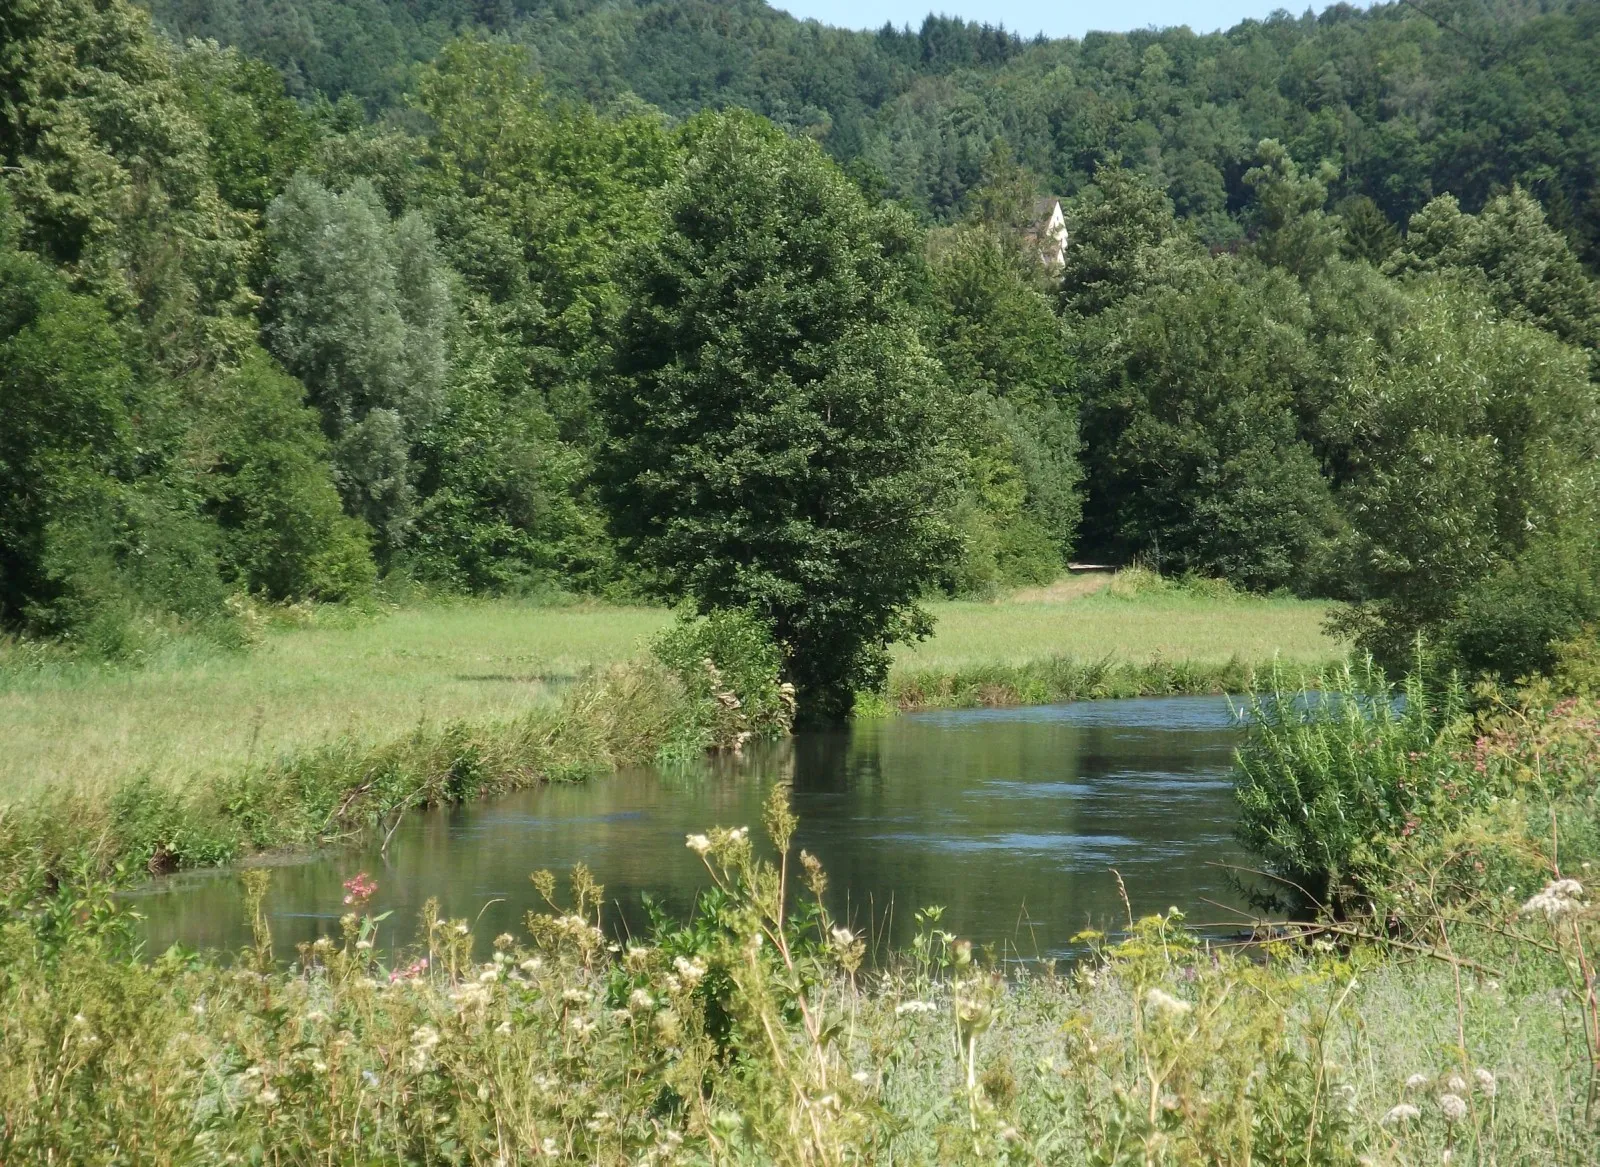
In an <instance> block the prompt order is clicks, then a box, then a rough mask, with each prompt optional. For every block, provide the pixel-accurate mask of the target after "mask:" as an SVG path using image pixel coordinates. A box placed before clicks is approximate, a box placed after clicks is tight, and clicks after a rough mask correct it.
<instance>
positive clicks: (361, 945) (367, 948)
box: [356, 940, 372, 952]
mask: <svg viewBox="0 0 1600 1167" xmlns="http://www.w3.org/2000/svg"><path fill="white" fill-rule="evenodd" d="M356 951H357V952H371V951H372V941H370V940H357V941H356Z"/></svg>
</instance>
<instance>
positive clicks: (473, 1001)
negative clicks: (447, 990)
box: [450, 981, 489, 1013]
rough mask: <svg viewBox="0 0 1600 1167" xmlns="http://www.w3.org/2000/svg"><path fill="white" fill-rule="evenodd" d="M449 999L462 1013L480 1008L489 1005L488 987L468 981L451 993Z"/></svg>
mask: <svg viewBox="0 0 1600 1167" xmlns="http://www.w3.org/2000/svg"><path fill="white" fill-rule="evenodd" d="M450 999H451V1000H452V1001H454V1002H455V1003H456V1005H457V1007H458V1008H459V1009H460V1010H461V1011H462V1012H463V1013H465V1012H466V1011H467V1010H468V1009H476V1008H481V1007H482V1006H484V1005H487V1004H488V1003H489V986H488V985H485V984H482V983H480V982H478V981H468V982H467V983H466V984H464V985H462V986H461V987H460V988H459V989H457V990H456V991H455V992H453V993H451V994H450Z"/></svg>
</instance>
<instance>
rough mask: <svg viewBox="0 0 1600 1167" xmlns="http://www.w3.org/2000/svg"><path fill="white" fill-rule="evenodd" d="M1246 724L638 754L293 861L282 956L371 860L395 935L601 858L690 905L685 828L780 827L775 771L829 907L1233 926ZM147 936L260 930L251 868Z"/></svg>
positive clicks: (1022, 938) (1183, 716)
mask: <svg viewBox="0 0 1600 1167" xmlns="http://www.w3.org/2000/svg"><path fill="white" fill-rule="evenodd" d="M1238 736H1239V731H1238V729H1237V727H1236V726H1235V725H1234V722H1233V719H1232V716H1231V712H1230V707H1229V704H1228V701H1227V699H1226V698H1211V697H1180V698H1156V699H1141V700H1130V701H1097V702H1081V703H1077V704H1072V705H1057V706H1035V707H1026V708H1018V709H995V710H961V711H949V712H935V713H927V714H918V715H913V716H905V717H897V718H892V719H889V720H885V721H875V722H865V723H862V724H860V725H857V726H856V727H854V728H853V729H851V730H849V731H841V732H836V733H808V734H801V735H798V736H796V737H795V738H794V739H793V740H792V741H790V742H785V743H782V744H781V745H779V746H775V747H772V748H770V749H768V750H765V751H762V752H760V753H758V754H755V755H752V756H751V757H750V758H748V759H746V760H744V761H743V762H739V763H731V764H730V763H721V764H715V763H708V764H707V765H705V766H702V767H696V768H694V769H692V770H690V771H686V772H676V773H665V774H664V773H661V772H658V771H656V770H653V769H640V770H634V771H628V772H625V773H622V774H618V775H615V776H613V777H610V778H605V779H600V780H596V781H594V782H590V783H587V784H583V785H555V786H545V787H541V788H538V789H534V790H528V791H525V792H522V793H519V794H515V795H511V796H509V797H506V798H501V799H496V800H494V801H490V802H482V803H475V804H472V805H469V806H460V807H448V808H442V809H439V810H434V811H427V812H421V813H417V814H414V815H411V816H409V817H408V818H407V819H406V820H404V821H403V822H402V823H401V825H400V826H399V828H398V829H397V830H396V832H395V834H394V836H393V838H392V840H391V841H390V844H389V850H388V854H387V856H384V855H381V854H380V853H379V850H378V848H377V847H376V846H372V847H369V848H367V849H365V850H361V851H340V852H335V853H324V854H321V855H317V856H313V857H310V858H307V859H304V860H300V861H296V862H294V863H290V864H287V865H282V866H278V867H276V868H275V869H274V871H273V875H272V887H271V892H270V893H269V896H268V900H267V908H268V913H269V918H270V921H271V925H272V930H273V936H274V939H275V941H276V942H277V944H278V947H279V952H280V955H287V954H288V953H290V952H292V949H293V945H294V944H295V943H296V942H299V941H305V940H311V939H314V938H315V937H317V936H319V935H322V934H336V933H337V931H338V918H339V916H340V914H341V912H342V911H344V910H345V909H344V908H343V906H342V904H341V897H342V894H343V893H342V890H341V886H340V885H341V882H342V881H343V880H345V879H347V878H349V877H350V876H351V875H354V874H355V873H356V872H358V871H362V870H365V871H367V872H369V873H370V874H371V875H372V876H373V877H374V878H375V879H376V880H377V882H378V886H379V891H378V894H377V896H376V897H375V899H374V901H373V905H372V909H371V910H373V911H375V912H381V911H389V910H392V911H393V913H394V914H393V915H392V916H391V917H390V919H389V920H388V921H387V922H386V923H385V924H384V926H383V932H382V934H381V944H382V945H384V946H390V945H394V944H406V943H409V942H410V941H411V940H412V939H413V938H414V936H415V931H416V927H415V923H416V919H417V915H418V913H419V911H420V910H421V907H422V903H423V901H424V900H426V899H427V898H428V897H430V896H435V897H437V898H438V899H439V901H440V904H441V908H442V911H443V912H444V914H445V915H447V916H451V917H466V918H468V919H471V920H476V921H477V922H478V923H477V934H478V935H479V937H492V936H494V935H495V934H496V933H498V932H502V931H511V932H516V933H519V934H520V933H521V931H522V929H521V927H520V923H521V920H522V917H523V914H524V913H525V912H526V911H528V910H529V909H530V908H537V907H540V906H541V905H540V902H539V900H538V896H537V893H536V892H535V891H534V889H533V886H532V884H531V883H530V882H529V880H528V875H529V873H530V872H532V871H534V870H536V869H539V868H549V869H552V870H554V871H556V872H558V873H561V872H564V871H566V870H568V869H570V868H571V867H572V865H573V864H576V863H585V864H588V866H589V867H590V869H591V870H592V871H593V872H594V875H595V877H596V878H597V879H598V880H599V881H600V882H602V883H603V884H604V885H605V888H606V901H607V903H606V911H607V915H608V917H609V919H610V921H611V923H612V924H613V926H614V927H616V928H617V930H618V931H619V932H623V931H628V930H633V931H636V932H637V931H639V930H641V929H642V928H644V926H645V917H644V913H643V910H642V897H643V896H645V895H649V896H650V897H652V898H653V899H655V900H656V901H657V902H658V903H660V904H661V905H662V906H663V907H664V908H666V909H667V910H668V911H670V912H672V913H674V914H677V915H680V916H682V915H684V914H686V913H687V911H688V910H689V908H690V907H691V905H692V903H693V901H694V898H695V896H696V895H697V894H698V893H699V892H700V891H701V890H703V889H705V888H706V887H708V886H709V882H710V881H709V877H708V876H707V874H706V872H705V869H704V868H703V867H702V866H701V864H700V861H699V860H698V859H697V858H696V857H695V856H694V855H693V854H692V853H691V852H690V851H689V850H688V849H687V848H686V847H685V846H684V836H685V835H686V834H688V833H690V832H698V831H704V830H705V829H706V828H708V827H711V826H745V825H748V826H750V827H751V828H752V833H753V834H755V833H759V825H760V821H761V807H762V804H763V802H764V800H765V799H766V796H767V793H768V791H769V790H770V788H771V785H772V784H773V783H774V782H780V781H782V782H789V783H791V784H792V787H793V795H792V805H793V808H794V810H795V812H796V813H797V814H798V815H799V818H800V829H799V833H798V836H797V838H796V845H797V846H799V847H804V848H805V849H807V850H809V851H811V852H813V853H814V854H816V855H817V856H818V857H819V858H821V859H822V861H823V863H824V865H825V866H826V868H827V870H828V874H829V898H830V908H831V909H832V910H833V911H834V912H835V913H837V914H840V915H842V916H848V917H850V918H851V919H853V920H854V922H855V923H856V925H857V926H858V927H860V928H863V929H865V930H867V931H868V932H870V933H871V934H873V935H874V936H875V937H877V938H878V939H879V940H880V941H888V942H891V943H896V944H898V943H904V942H905V941H907V940H908V939H909V937H910V935H911V933H912V930H913V927H914V925H913V921H912V916H913V913H914V911H915V909H917V908H919V907H923V906H926V905H930V904H940V905H943V906H944V908H945V915H944V919H943V926H944V927H946V928H949V929H950V930H951V931H954V932H956V933H957V934H959V935H964V936H967V937H970V938H971V939H973V940H974V942H976V943H978V944H980V945H982V944H993V945H995V946H996V949H997V951H999V952H1000V953H1001V954H1002V955H1008V956H1012V957H1018V956H1020V957H1023V958H1032V957H1048V956H1060V955H1067V954H1069V953H1070V952H1072V951H1073V946H1072V944H1071V937H1072V936H1073V935H1074V934H1075V933H1077V932H1079V931H1080V930H1082V929H1083V928H1085V927H1086V926H1091V925H1093V926H1097V927H1103V926H1106V925H1112V926H1115V925H1117V924H1118V923H1119V922H1121V921H1125V919H1126V910H1125V908H1124V907H1123V904H1122V900H1121V898H1120V894H1119V891H1118V887H1117V881H1116V877H1115V876H1114V875H1113V874H1112V872H1113V869H1114V870H1115V871H1116V872H1118V873H1120V874H1121V876H1122V879H1123V882H1124V883H1125V885H1126V888H1127V894H1128V898H1129V900H1130V901H1131V903H1132V907H1133V910H1134V911H1135V912H1136V913H1139V914H1144V913H1147V912H1153V911H1160V910H1164V909H1165V908H1167V907H1168V906H1171V905H1176V906H1178V907H1180V908H1182V909H1183V910H1184V911H1185V912H1186V913H1188V914H1189V916H1190V918H1191V919H1193V920H1197V921H1199V920H1205V921H1222V920H1224V919H1226V918H1227V916H1226V913H1224V912H1223V911H1222V910H1221V909H1220V908H1218V907H1216V906H1213V904H1212V903H1210V902H1208V901H1216V902H1218V903H1224V904H1234V903H1236V900H1235V897H1234V896H1233V895H1232V894H1231V892H1230V889H1229V885H1228V883H1227V879H1226V873H1225V870H1224V868H1223V867H1222V866H1220V865H1221V864H1226V863H1230V862H1235V861H1237V859H1238V854H1239V853H1238V851H1237V850H1236V847H1235V844H1234V842H1233V838H1232V832H1233V823H1234V818H1235V811H1234V803H1233V796H1232V792H1231V788H1230V786H1229V783H1228V769H1229V765H1230V763H1231V760H1232V752H1233V748H1234V746H1235V745H1236V744H1237V741H1238ZM138 898H139V903H138V905H137V906H138V908H139V910H140V911H142V912H144V913H145V914H146V916H147V917H148V919H147V925H146V933H147V941H148V944H149V950H150V951H152V952H159V951H161V950H163V949H164V948H166V947H167V946H168V945H169V944H171V943H173V942H181V943H183V944H185V945H188V946H190V947H194V948H211V947H222V948H235V947H238V946H240V945H242V944H244V943H246V942H247V941H248V936H249V933H248V926H247V924H246V922H245V918H244V909H243V901H242V895H241V889H240V886H239V881H238V877H237V874H236V873H229V872H196V873H190V874H184V875H179V876H174V877H170V878H167V879H164V880H159V881H156V882H155V883H154V884H152V885H150V887H149V888H148V889H146V891H145V892H143V893H142V894H141V895H140V896H139V897H138Z"/></svg>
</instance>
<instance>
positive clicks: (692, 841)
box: [688, 835, 711, 855]
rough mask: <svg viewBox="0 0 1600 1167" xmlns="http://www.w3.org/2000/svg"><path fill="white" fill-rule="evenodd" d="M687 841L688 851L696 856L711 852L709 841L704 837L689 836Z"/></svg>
mask: <svg viewBox="0 0 1600 1167" xmlns="http://www.w3.org/2000/svg"><path fill="white" fill-rule="evenodd" d="M688 841H689V842H688V845H689V850H691V851H693V852H694V853H695V854H696V855H704V854H706V853H707V852H709V851H710V850H711V840H710V839H708V838H706V837H705V836H704V835H690V836H688Z"/></svg>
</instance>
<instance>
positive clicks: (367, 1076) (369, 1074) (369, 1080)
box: [361, 1070, 378, 1087]
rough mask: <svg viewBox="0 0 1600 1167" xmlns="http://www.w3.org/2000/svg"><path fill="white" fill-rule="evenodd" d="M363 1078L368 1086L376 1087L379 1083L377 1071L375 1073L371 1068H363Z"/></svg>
mask: <svg viewBox="0 0 1600 1167" xmlns="http://www.w3.org/2000/svg"><path fill="white" fill-rule="evenodd" d="M361 1080H362V1081H363V1082H365V1083H366V1084H367V1085H368V1086H374V1087H375V1086H377V1084H378V1075H377V1074H376V1073H374V1072H373V1071H371V1070H362V1071H361Z"/></svg>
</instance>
